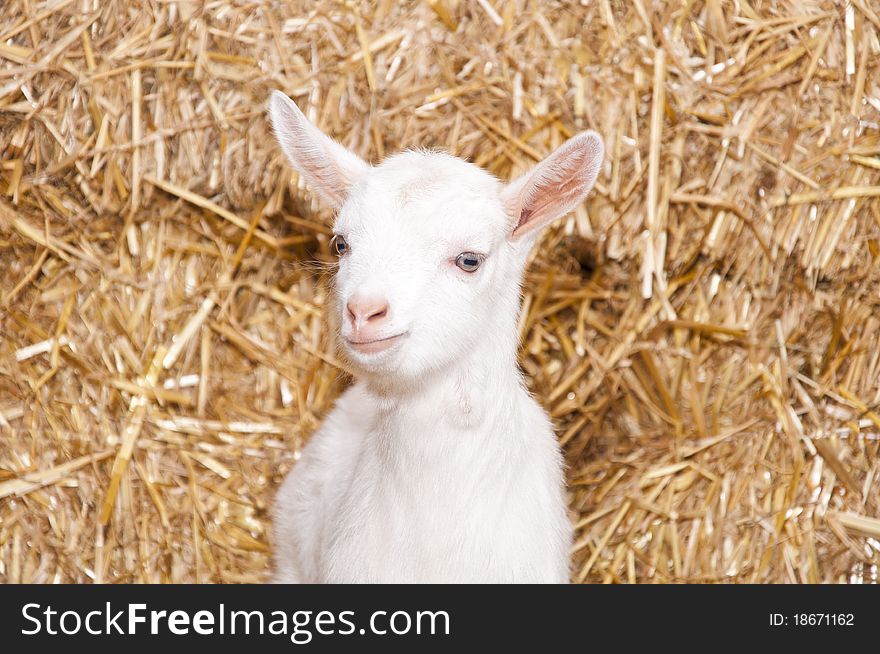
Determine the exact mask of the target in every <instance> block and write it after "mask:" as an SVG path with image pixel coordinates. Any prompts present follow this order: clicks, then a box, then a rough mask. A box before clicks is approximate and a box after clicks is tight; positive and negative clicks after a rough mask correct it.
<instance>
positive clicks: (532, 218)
mask: <svg viewBox="0 0 880 654" xmlns="http://www.w3.org/2000/svg"><path fill="white" fill-rule="evenodd" d="M604 155H605V147H604V145H603V144H602V137H600V136H599V135H598V134H596V132H582V133H580V134H578V135H576V136H573V137H571V138H570V139H569V140H567V141H566V142H565V143H563V144H562V145H560V146H559V147H558V148H557V149H556V150H555V151H554V152H553V153H552V154H551V155H550V156H549V157H547V158H546V159H544V160H543V161H542V162H541V163H539V164H538V165H537V166H535V167H534V168H533V169H532V170H531V171H529V172H528V173H526V174H525V175H523V176H522V177H518V178H517V179H515V180H513V181H512V182H510V184H508V185H507V188H505V189H504V190H503V191H502V192H501V200H502V202H503V204H504V207H505V210H506V211H507V213H508V215H509V216H510V218H511V224H512V229H511V239H512V240H519V239H521V238H522V237H523V236H525V235H527V234H532V235H534V234H537V232H538V230H540V229H541V228H542V227H544V226H546V225H548V224H550V223H551V222H553V221H554V220H556V219H557V218H560V217H562V216H564V215H565V214H567V213H568V212H569V211H571V210H572V209H574V208H575V207H576V206H577V205H578V203H579V202H581V201H582V200H583V199H584V198H585V197H586V196H587V193H589V192H590V189H591V188H593V184H594V183H595V182H596V177H597V176H598V175H599V169H600V167H601V166H602V158H603V157H604Z"/></svg>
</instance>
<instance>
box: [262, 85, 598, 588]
mask: <svg viewBox="0 0 880 654" xmlns="http://www.w3.org/2000/svg"><path fill="white" fill-rule="evenodd" d="M270 112H271V116H272V122H273V125H274V128H275V132H276V135H277V136H278V139H279V142H280V143H281V144H282V146H283V148H284V151H285V153H286V154H287V156H288V158H289V159H290V160H291V163H292V164H293V165H294V167H295V168H296V169H297V170H298V171H299V172H300V173H301V174H302V175H303V176H304V178H305V179H306V180H307V182H308V183H310V184H312V185H315V186H316V187H317V186H320V188H316V190H318V191H319V192H320V193H321V194H322V196H323V197H325V199H328V200H329V201H331V202H332V203H333V204H334V205H335V206H337V207H338V209H339V213H338V216H337V219H336V223H335V225H334V231H335V232H336V233H337V234H341V235H343V236H344V237H345V239H346V241H347V242H348V244H349V247H350V249H349V251H348V253H346V254H345V255H344V256H342V257H341V259H340V262H339V270H338V272H337V274H336V277H335V297H336V305H335V306H334V311H335V313H336V314H337V316H338V322H339V324H340V336H341V338H340V345H341V349H342V352H343V354H344V355H345V356H346V357H347V358H348V359H349V360H350V362H351V364H352V366H353V368H354V369H355V370H356V371H357V381H356V383H355V384H354V385H353V386H352V387H351V388H349V389H348V390H347V391H346V392H345V393H343V395H342V396H341V397H340V398H339V400H338V401H337V403H336V406H335V407H334V409H333V410H332V411H331V412H330V414H329V415H328V416H327V418H326V420H325V421H324V424H323V425H322V426H321V428H320V429H319V430H318V432H317V433H316V434H315V435H314V436H312V438H311V440H310V441H309V443H308V444H307V445H306V447H305V448H304V449H303V452H302V457H301V458H300V460H299V461H298V462H297V463H296V465H295V466H294V468H293V470H292V471H291V473H290V474H289V475H288V476H287V478H286V479H285V481H284V484H283V485H282V487H281V489H280V491H279V493H278V497H277V500H276V504H275V542H276V553H275V561H276V576H275V579H276V581H279V582H553V583H564V582H567V581H568V575H569V548H570V545H571V525H570V523H569V521H568V518H567V515H566V504H565V491H564V477H563V468H562V457H561V454H560V451H559V446H558V444H557V441H556V438H555V437H554V434H553V431H552V428H551V425H550V421H549V419H548V418H547V416H546V414H545V413H544V411H543V410H542V409H541V408H540V406H539V405H538V404H537V402H535V400H534V399H532V398H531V397H530V396H529V394H528V392H527V391H526V388H525V386H524V383H523V379H522V375H521V374H520V371H519V368H518V367H517V363H516V351H517V330H516V325H517V318H518V314H519V305H520V297H519V293H520V283H521V280H522V275H523V269H524V266H525V261H526V256H527V254H528V250H529V247H530V246H531V244H532V242H533V240H534V236H535V234H537V233H538V231H539V229H540V227H542V226H544V225H546V224H548V223H549V222H550V221H552V220H554V219H555V218H558V217H559V216H560V215H562V214H563V213H565V212H566V211H568V210H570V209H571V208H572V207H573V206H575V205H576V204H577V203H578V202H580V201H581V200H582V199H583V198H584V196H585V195H586V194H587V192H588V191H589V189H590V187H591V186H592V185H593V182H594V181H595V178H596V175H597V174H598V169H599V165H600V163H601V160H602V141H601V139H600V138H599V137H598V136H597V135H595V134H593V133H590V132H587V133H584V134H580V135H578V136H576V137H574V138H573V139H571V140H569V141H568V142H567V143H566V144H564V145H563V146H561V147H560V148H559V149H558V150H557V151H556V152H555V153H554V154H552V155H551V156H550V157H549V158H548V159H546V160H545V161H544V162H542V163H541V164H539V165H538V166H537V167H536V168H535V170H534V171H532V172H531V173H529V174H527V175H525V176H523V177H522V178H520V179H518V180H516V181H514V182H513V183H511V184H510V185H508V186H506V187H505V186H504V185H502V184H501V183H500V182H498V181H497V180H496V179H495V178H494V177H492V176H491V175H489V174H488V173H486V172H484V171H482V170H480V169H479V168H477V167H476V166H473V165H471V164H469V163H466V162H464V161H462V160H460V159H457V158H455V157H452V156H449V155H446V154H441V153H434V152H421V151H417V152H413V151H410V152H404V153H401V154H398V155H395V156H392V157H390V158H389V159H387V160H385V161H384V162H383V163H382V164H381V165H379V166H377V167H375V168H373V167H369V166H368V165H367V164H365V163H363V162H362V161H361V160H360V159H357V158H356V157H355V155H354V154H352V153H351V152H348V151H347V150H345V149H344V148H342V146H340V145H338V144H336V143H334V142H333V141H331V140H330V139H328V138H327V137H326V136H324V135H323V134H321V133H320V132H319V131H318V130H317V129H316V128H315V127H314V126H312V125H310V124H308V121H306V119H305V117H304V116H303V115H302V113H301V112H300V111H299V109H297V108H296V106H295V105H294V104H293V103H292V102H291V101H290V100H289V99H288V98H287V97H286V96H284V95H283V94H281V93H278V92H276V93H275V94H273V97H272V100H271V103H270ZM328 144H329V145H328ZM462 252H476V253H480V254H484V255H486V257H485V261H484V262H483V263H482V265H481V266H480V268H479V269H478V270H477V271H476V272H474V273H466V272H463V271H462V270H460V269H459V268H458V267H456V265H455V258H456V257H457V256H458V254H460V253H462ZM355 294H359V295H363V294H369V295H370V296H380V297H382V298H385V299H387V301H388V306H389V312H388V315H387V316H386V317H384V318H383V319H382V320H380V321H376V323H377V326H372V327H371V329H373V330H374V335H375V336H377V337H383V338H384V337H386V336H391V335H394V334H399V333H403V334H404V335H403V336H402V337H401V338H399V339H398V340H397V341H396V342H395V344H394V345H392V346H391V347H390V348H389V349H387V350H385V351H383V352H379V353H374V354H364V353H362V352H359V351H357V350H356V349H354V348H353V347H352V346H350V345H349V344H348V340H347V339H350V338H352V334H353V333H356V332H353V330H354V329H356V328H359V327H355V326H353V325H352V320H350V319H348V318H347V317H346V310H345V307H346V302H348V301H349V299H350V298H352V297H353V296H354V295H355Z"/></svg>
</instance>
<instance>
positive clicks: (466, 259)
mask: <svg viewBox="0 0 880 654" xmlns="http://www.w3.org/2000/svg"><path fill="white" fill-rule="evenodd" d="M484 258H485V257H483V255H482V254H477V253H476V252H462V253H461V254H459V255H458V256H457V257H455V265H456V266H458V267H459V268H461V269H462V270H464V271H465V272H469V273H472V272H474V271H475V270H476V269H477V268H479V267H480V264H481V263H483V259H484Z"/></svg>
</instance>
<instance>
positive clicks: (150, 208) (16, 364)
mask: <svg viewBox="0 0 880 654" xmlns="http://www.w3.org/2000/svg"><path fill="white" fill-rule="evenodd" d="M878 13H880V9H878V5H877V4H876V3H874V2H872V1H871V0H852V2H843V1H838V2H834V1H828V0H815V1H814V0H797V1H794V0H791V1H785V0H776V1H759V0H738V1H737V2H721V1H720V0H705V1H700V0H671V1H669V2H662V1H658V2H650V1H649V0H634V1H633V2H623V1H620V2H612V1H610V0H594V1H592V2H582V3H577V2H561V1H560V2H551V1H543V2H534V1H525V0H518V1H509V2H504V1H501V0H460V1H455V0H431V1H426V2H394V1H391V0H383V1H380V2H374V3H368V2H361V3H343V2H334V1H330V0H323V1H320V2H299V1H297V2H269V1H258V0H254V1H249V0H217V1H211V0H206V1H204V2H190V1H183V0H181V1H172V0H53V1H41V0H5V1H4V2H3V5H2V9H0V581H5V582H19V581H22V582H38V583H43V582H90V581H96V582H252V581H261V580H263V579H264V578H265V576H266V573H267V571H268V569H269V566H270V553H271V550H272V534H271V530H270V520H269V513H268V511H269V509H270V507H271V503H272V500H273V495H274V492H275V489H276V488H277V487H278V484H279V482H280V480H281V479H282V476H283V475H284V473H285V472H286V471H287V470H289V469H290V467H291V466H292V465H293V464H294V461H295V459H296V451H297V449H298V448H299V447H301V446H302V444H303V443H304V442H305V441H306V440H307V439H308V438H309V435H310V434H311V433H312V432H313V431H314V429H315V428H316V426H317V425H318V424H319V423H320V420H321V418H322V416H323V415H324V414H325V413H326V412H327V410H328V409H329V408H330V406H332V403H333V400H334V398H335V397H336V396H337V395H338V394H339V392H340V391H341V389H343V388H344V387H345V385H346V384H347V383H349V378H348V376H347V375H346V373H345V372H344V370H343V368H344V364H343V363H342V362H341V361H340V360H339V359H338V358H337V354H336V353H335V350H334V345H333V340H332V332H331V327H330V326H329V325H328V321H327V316H326V314H325V305H326V304H327V294H328V290H327V289H328V286H327V274H326V273H327V271H328V270H330V268H329V266H332V263H333V258H332V257H331V256H330V252H329V250H328V233H329V229H328V226H329V224H330V220H331V218H332V217H331V215H330V214H329V212H328V211H327V210H325V209H324V208H323V207H322V206H320V205H319V204H318V203H317V202H316V201H315V199H314V197H313V196H312V195H311V194H310V193H309V191H308V190H307V189H305V188H304V187H303V186H302V185H301V184H298V183H297V180H296V177H295V175H293V174H292V173H291V170H290V169H289V168H288V166H287V165H286V163H285V161H284V159H283V157H282V155H281V153H280V151H279V149H278V148H277V147H276V145H275V143H274V142H273V139H272V137H271V134H270V132H269V130H268V127H267V123H266V117H265V106H266V100H267V97H268V94H269V92H270V91H271V90H272V89H275V88H278V89H282V90H283V91H285V92H287V93H288V94H289V95H290V96H292V97H293V98H294V99H295V100H296V101H297V102H298V103H299V104H300V106H301V107H303V108H304V109H305V110H306V112H307V114H308V115H309V116H310V117H311V118H312V119H314V121H315V122H316V123H317V124H319V125H320V126H321V127H322V128H323V129H324V130H326V131H327V132H328V133H331V134H332V135H334V136H335V137H336V138H338V139H339V140H340V141H341V142H343V143H344V144H346V145H347V146H349V147H351V148H352V149H353V150H355V151H357V152H358V153H360V154H362V155H363V156H365V157H367V158H369V159H371V160H373V161H379V160H381V159H382V157H383V156H385V155H386V154H387V153H390V152H393V151H396V150H398V149H400V148H405V147H412V146H425V147H433V148H442V149H446V150H448V151H451V152H453V153H455V154H458V155H460V156H463V157H465V158H467V159H469V160H471V161H473V162H475V163H478V164H480V165H482V166H485V167H487V168H488V169H489V170H491V171H492V172H494V173H495V174H497V175H498V176H499V177H501V178H503V179H508V178H509V177H510V176H511V175H514V174H518V173H520V172H522V171H524V170H525V169H527V168H528V167H529V166H530V165H532V164H533V163H534V162H535V161H536V160H538V159H540V158H541V157H543V156H544V155H545V154H547V153H548V152H549V151H550V150H551V149H552V148H554V147H555V146H557V145H559V144H560V143H561V142H562V141H564V140H565V139H566V138H567V137H568V136H569V135H571V134H573V133H574V132H576V131H578V130H581V129H587V128H591V129H595V130H597V131H599V132H600V133H601V134H602V135H603V136H604V138H605V139H606V144H607V158H606V161H605V165H604V168H603V171H602V173H601V175H600V178H599V183H598V184H597V188H596V191H595V192H594V193H593V194H592V195H591V197H590V199H589V200H588V201H587V202H586V203H584V205H583V206H581V207H579V208H578V210H577V211H576V212H575V213H574V214H572V215H571V216H569V217H567V218H566V219H564V220H562V221H560V222H559V223H558V224H557V225H555V226H554V227H552V228H551V229H550V230H548V232H547V234H546V235H545V237H544V238H543V240H542V242H541V245H540V247H539V248H538V250H537V252H536V254H535V257H534V260H533V261H532V263H531V264H530V267H529V271H528V274H527V277H526V285H525V290H524V313H523V319H522V322H521V326H520V327H521V335H522V343H523V346H522V350H521V361H522V367H523V369H524V371H525V372H526V373H527V377H528V379H529V384H530V387H531V389H532V390H533V392H534V393H535V395H536V396H537V397H538V398H539V399H540V401H541V402H542V404H543V405H544V406H545V407H546V408H547V410H548V411H549V412H550V413H551V415H552V417H553V419H554V421H555V423H556V425H557V428H558V434H559V438H560V441H561V442H562V444H563V446H564V449H565V456H566V460H567V464H568V480H569V484H570V495H569V498H570V500H569V505H570V509H571V518H572V521H573V522H574V523H575V524H576V525H577V533H576V543H575V546H574V552H573V566H572V579H573V580H574V581H589V582H647V583H652V582H681V581H689V582H727V581H730V582H762V583H763V582H820V581H821V582H876V581H877V578H878V562H880V518H878V490H880V458H878V447H880V342H878V338H880V132H878V123H880V16H878ZM424 437H425V438H429V437H430V434H425V435H424ZM450 492H454V489H450Z"/></svg>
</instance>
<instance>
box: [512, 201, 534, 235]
mask: <svg viewBox="0 0 880 654" xmlns="http://www.w3.org/2000/svg"><path fill="white" fill-rule="evenodd" d="M531 215H532V210H531V209H528V208H525V207H524V208H523V210H522V211H521V212H520V214H519V221H518V222H517V223H516V227H514V228H513V231H514V232H515V231H516V230H518V229H519V228H520V227H522V226H523V225H525V224H526V223H527V222H529V216H531Z"/></svg>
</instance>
